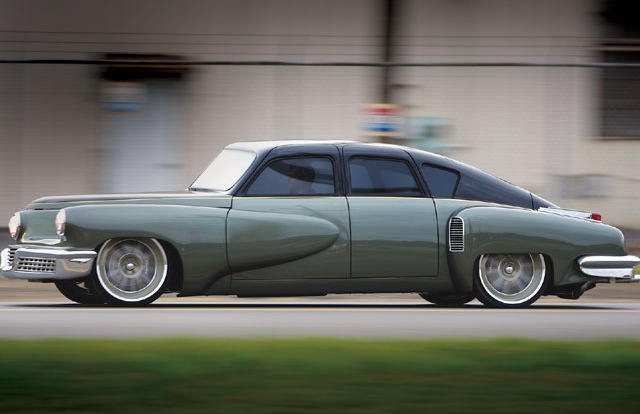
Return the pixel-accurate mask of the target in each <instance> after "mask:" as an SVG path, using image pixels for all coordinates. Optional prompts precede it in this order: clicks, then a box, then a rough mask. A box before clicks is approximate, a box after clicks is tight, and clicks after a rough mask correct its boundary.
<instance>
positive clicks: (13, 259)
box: [0, 246, 97, 280]
mask: <svg viewBox="0 0 640 414" xmlns="http://www.w3.org/2000/svg"><path fill="white" fill-rule="evenodd" d="M16 248H17V250H16ZM12 249H13V250H14V251H15V252H14V254H13V255H11V250H12ZM96 256H97V253H96V252H94V251H93V250H71V249H69V250H66V249H50V248H42V247H36V246H9V247H8V248H6V249H4V250H3V251H2V253H0V258H1V262H0V274H2V276H4V277H5V278H7V279H25V280H62V279H78V278H81V277H84V276H87V275H88V274H89V273H91V270H92V269H93V262H94V260H95V258H96ZM21 262H23V263H24V265H21ZM33 263H36V265H33ZM40 263H42V265H39V264H40Z"/></svg>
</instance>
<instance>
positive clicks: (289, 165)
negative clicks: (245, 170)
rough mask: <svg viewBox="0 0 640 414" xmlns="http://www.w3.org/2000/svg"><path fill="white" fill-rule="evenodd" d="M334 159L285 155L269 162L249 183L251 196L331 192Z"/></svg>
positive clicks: (332, 190) (332, 189)
mask: <svg viewBox="0 0 640 414" xmlns="http://www.w3.org/2000/svg"><path fill="white" fill-rule="evenodd" d="M334 193H335V181H334V173H333V162H331V159H329V158H321V157H317V158H288V159H280V160H276V161H273V162H271V163H270V164H269V165H268V166H267V168H265V169H264V170H262V172H261V173H260V175H259V176H258V178H256V180H255V181H254V182H253V183H252V184H251V187H249V190H247V195H250V196H298V195H305V196H306V195H333V194H334Z"/></svg>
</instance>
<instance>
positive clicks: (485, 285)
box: [479, 254, 545, 305]
mask: <svg viewBox="0 0 640 414" xmlns="http://www.w3.org/2000/svg"><path fill="white" fill-rule="evenodd" d="M544 280H545V266H544V258H543V257H542V256H541V255H530V254H494V255H485V256H482V257H481V258H480V265H479V282H480V284H479V286H480V287H482V290H483V292H484V294H485V295H486V296H487V297H488V299H487V300H488V302H490V303H493V304H501V305H518V304H521V303H524V302H527V301H529V300H531V299H532V298H534V300H535V298H537V296H539V295H540V293H541V289H542V286H543V284H544Z"/></svg>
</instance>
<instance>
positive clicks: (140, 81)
mask: <svg viewBox="0 0 640 414" xmlns="http://www.w3.org/2000/svg"><path fill="white" fill-rule="evenodd" d="M30 59H72V60H99V61H101V62H102V63H100V64H91V62H87V63H83V64H33V63H25V62H24V61H26V60H30ZM122 59H130V60H137V61H153V60H156V61H165V60H183V61H184V62H185V64H184V65H177V66H176V65H163V64H157V65H145V64H139V65H121V64H116V63H114V64H109V61H114V62H115V61H118V60H122ZM202 61H207V62H210V63H212V64H210V65H199V64H194V62H202ZM230 61H232V62H235V63H238V64H234V65H221V64H214V63H216V62H218V63H221V62H230ZM242 62H246V63H247V64H242ZM258 62H295V63H310V64H315V63H327V65H323V66H316V65H309V66H304V65H268V64H266V65H263V64H260V65H258V64H257V63H258ZM382 62H389V63H392V64H397V66H394V65H391V66H388V67H384V66H379V65H378V66H376V64H380V63H382ZM409 63H416V64H431V65H433V66H428V65H425V66H407V65H406V64H409ZM602 63H608V65H602ZM617 63H622V64H623V65H615V64H617ZM629 63H640V7H639V5H638V2H637V1H633V0H611V1H605V0H562V1H558V0H267V1H264V0H164V1H155V0H136V1H129V0H109V1H104V0H56V1H50V0H29V1H22V0H0V143H1V148H2V150H1V154H2V161H0V177H2V186H1V187H0V188H1V189H2V196H1V197H0V217H6V218H7V219H8V218H9V217H10V216H11V214H12V213H13V212H14V211H17V210H20V209H21V208H22V207H23V206H24V205H25V204H26V203H27V202H29V201H30V200H32V199H34V198H36V197H40V196H45V195H53V194H69V193H97V192H124V191H157V190H175V189H182V188H186V187H187V186H188V185H189V184H190V182H191V181H192V180H193V178H195V177H196V175H197V174H198V172H199V171H201V170H202V169H203V168H204V167H205V166H206V165H207V164H208V163H209V161H210V160H211V159H212V157H213V156H215V155H216V154H217V152H218V151H219V150H220V149H221V148H222V147H223V146H225V145H226V144H228V143H231V142H234V141H241V140H268V139H360V140H367V141H385V142H398V143H401V144H408V145H412V146H417V147H421V148H425V149H429V150H432V151H434V152H439V153H442V154H445V155H447V156H450V157H452V158H456V159H459V160H461V161H464V162H468V163H470V164H472V165H475V166H477V167H479V168H481V169H483V170H486V171H488V172H490V173H493V174H495V175H498V176H500V177H502V178H505V179H507V180H509V181H511V182H513V183H515V184H518V185H521V186H523V187H525V188H527V189H529V190H531V191H533V192H536V193H538V194H539V195H541V196H543V197H545V198H548V199H550V200H552V201H554V202H556V203H557V204H560V205H562V206H564V207H570V208H578V209H586V210H589V211H598V212H601V213H603V215H604V221H605V222H607V223H611V224H614V225H619V226H623V227H625V228H632V229H633V228H635V229H640V215H639V214H637V203H638V202H639V201H640V178H639V176H638V173H637V171H638V170H637V161H638V158H639V156H640V65H639V66H637V67H635V66H633V65H628V64H629ZM333 64H335V65H333ZM467 64H469V65H467ZM492 64H496V65H492ZM502 64H505V65H502ZM514 64H517V65H514ZM521 64H524V65H521ZM625 64H626V66H625ZM372 104H387V105H392V106H384V107H382V108H391V109H392V112H393V114H394V115H397V116H394V117H392V118H388V119H391V121H392V122H391V124H393V125H394V126H397V127H398V128H397V129H398V130H397V131H396V132H393V133H391V134H389V133H380V129H378V130H377V131H375V132H373V133H372V132H370V131H368V130H367V129H368V128H370V127H371V126H372V124H375V122H376V121H375V119H376V118H372V117H371V114H370V113H369V112H368V110H370V109H371V108H372ZM374 108H380V107H379V106H375V107H374ZM396 111H397V113H396ZM374 129H376V128H374ZM392 129H394V128H392Z"/></svg>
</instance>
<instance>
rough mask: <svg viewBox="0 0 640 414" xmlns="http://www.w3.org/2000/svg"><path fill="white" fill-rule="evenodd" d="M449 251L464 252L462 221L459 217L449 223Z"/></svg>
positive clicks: (453, 218)
mask: <svg viewBox="0 0 640 414" xmlns="http://www.w3.org/2000/svg"><path fill="white" fill-rule="evenodd" d="M449 251H450V252H464V220H462V218H460V217H452V218H451V220H450V221H449Z"/></svg>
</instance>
